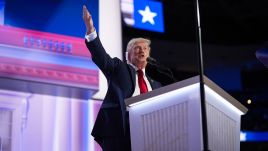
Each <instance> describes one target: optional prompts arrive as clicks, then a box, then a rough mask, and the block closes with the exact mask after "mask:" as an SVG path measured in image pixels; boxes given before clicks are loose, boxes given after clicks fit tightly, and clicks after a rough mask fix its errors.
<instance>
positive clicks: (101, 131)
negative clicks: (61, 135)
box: [83, 6, 161, 151]
mask: <svg viewBox="0 0 268 151" xmlns="http://www.w3.org/2000/svg"><path fill="white" fill-rule="evenodd" d="M83 19H84V23H85V25H86V29H87V32H86V36H85V38H86V40H85V41H86V42H85V43H86V46H87V47H88V49H89V51H90V53H91V55H92V60H93V61H94V63H95V64H96V65H97V66H98V67H99V68H100V70H101V71H102V72H103V73H104V75H105V77H106V79H107V82H108V91H107V93H106V96H105V98H104V100H103V103H102V105H101V108H100V111H99V113H98V116H97V119H96V122H95V125H94V128H93V130H92V136H93V137H94V138H95V140H96V141H97V142H98V143H99V144H100V146H101V147H102V149H103V151H130V150H131V143H130V132H129V121H128V112H127V111H126V107H125V102H124V99H126V98H129V97H132V96H135V95H139V94H141V93H146V92H147V91H151V90H152V89H155V88H158V87H160V86H161V84H160V83H159V82H156V81H153V80H152V79H151V78H150V77H148V76H146V74H143V73H145V67H146V65H147V60H146V59H147V58H148V57H149V55H150V40H148V39H144V38H135V39H132V40H131V41H130V42H129V43H128V46H127V52H128V56H127V57H128V63H125V62H123V61H121V60H120V59H118V58H111V57H110V56H109V54H107V53H106V51H105V49H104V48H103V46H102V44H101V42H100V39H99V37H98V35H97V33H96V30H95V28H94V25H93V20H92V17H91V15H90V13H89V11H88V10H87V8H86V7H85V6H83Z"/></svg>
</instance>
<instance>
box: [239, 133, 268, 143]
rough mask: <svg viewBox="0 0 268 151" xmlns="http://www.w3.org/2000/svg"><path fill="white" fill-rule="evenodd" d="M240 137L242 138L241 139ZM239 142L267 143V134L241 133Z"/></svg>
mask: <svg viewBox="0 0 268 151" xmlns="http://www.w3.org/2000/svg"><path fill="white" fill-rule="evenodd" d="M241 137H242V138H241ZM240 140H241V141H243V142H244V141H246V142H248V141H249V142H253V141H254V142H265V141H268V132H250V131H245V132H241V134H240Z"/></svg>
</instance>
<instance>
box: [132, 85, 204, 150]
mask: <svg viewBox="0 0 268 151" xmlns="http://www.w3.org/2000/svg"><path fill="white" fill-rule="evenodd" d="M197 90H198V84H194V85H191V86H187V87H184V88H181V89H178V90H175V91H171V92H169V93H165V94H161V95H160V96H156V97H152V98H150V99H149V100H146V101H144V103H142V104H139V105H136V106H132V107H130V108H129V113H130V129H131V140H132V141H131V143H132V144H131V145H132V151H196V150H200V148H201V142H200V138H201V129H200V123H201V119H200V114H199V113H200V108H199V104H197V103H196V97H197V96H198V95H199V92H198V91H197ZM189 94H197V95H192V96H190V95H189ZM190 140H191V143H194V145H191V144H190Z"/></svg>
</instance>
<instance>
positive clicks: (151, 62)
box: [146, 57, 158, 65]
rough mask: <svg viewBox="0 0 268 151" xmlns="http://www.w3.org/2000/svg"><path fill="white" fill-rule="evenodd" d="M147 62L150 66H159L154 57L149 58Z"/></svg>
mask: <svg viewBox="0 0 268 151" xmlns="http://www.w3.org/2000/svg"><path fill="white" fill-rule="evenodd" d="M146 60H147V62H148V63H149V64H153V65H158V63H157V61H156V60H155V59H154V58H152V57H148V58H147V59H146Z"/></svg>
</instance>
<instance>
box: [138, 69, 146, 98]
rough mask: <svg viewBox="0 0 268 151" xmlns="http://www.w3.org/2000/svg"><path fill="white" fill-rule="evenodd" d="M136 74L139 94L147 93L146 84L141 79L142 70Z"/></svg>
mask: <svg viewBox="0 0 268 151" xmlns="http://www.w3.org/2000/svg"><path fill="white" fill-rule="evenodd" d="M137 72H138V82H139V87H140V94H142V93H146V92H148V89H147V85H146V82H145V80H144V78H143V71H142V70H137Z"/></svg>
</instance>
